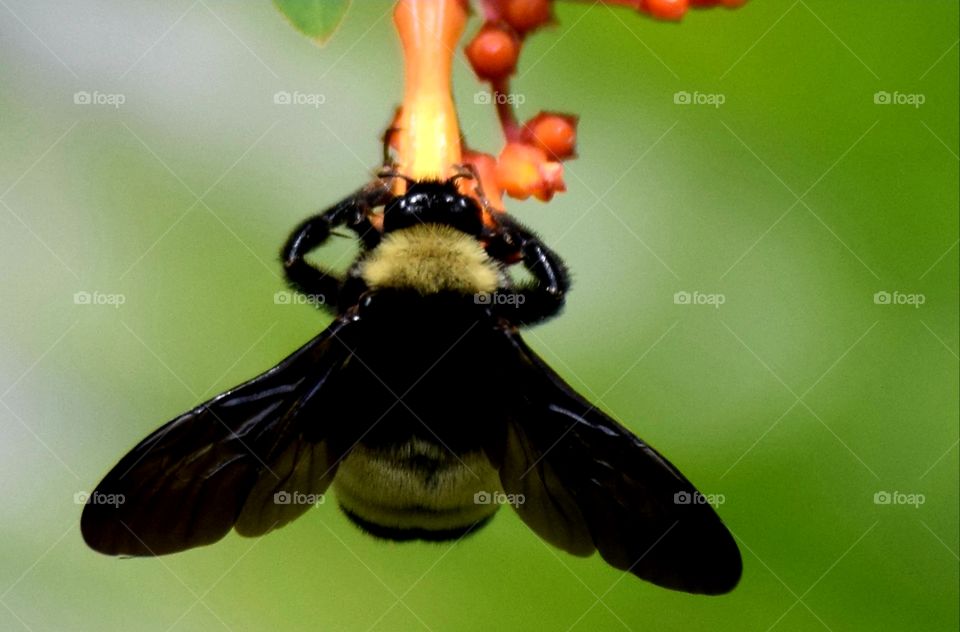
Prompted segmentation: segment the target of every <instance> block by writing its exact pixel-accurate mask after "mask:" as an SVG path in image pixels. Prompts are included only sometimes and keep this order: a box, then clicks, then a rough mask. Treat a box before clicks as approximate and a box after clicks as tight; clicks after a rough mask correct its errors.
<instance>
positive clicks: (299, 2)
mask: <svg viewBox="0 0 960 632" xmlns="http://www.w3.org/2000/svg"><path fill="white" fill-rule="evenodd" d="M273 3H274V4H275V5H277V8H278V9H280V12H281V13H283V15H285V16H286V18H287V19H288V20H290V23H291V24H293V26H294V28H296V29H297V30H298V31H300V32H301V33H303V34H304V35H306V36H307V37H309V38H310V39H312V40H313V41H314V42H315V43H317V44H324V43H325V42H326V41H327V40H328V39H329V38H330V36H331V35H333V32H334V31H336V30H337V26H339V25H340V21H341V20H342V19H343V15H344V14H345V13H346V12H347V7H349V6H350V0H273Z"/></svg>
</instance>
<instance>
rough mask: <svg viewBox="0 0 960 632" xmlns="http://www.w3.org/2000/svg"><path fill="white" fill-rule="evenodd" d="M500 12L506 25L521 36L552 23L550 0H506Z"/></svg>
mask: <svg viewBox="0 0 960 632" xmlns="http://www.w3.org/2000/svg"><path fill="white" fill-rule="evenodd" d="M502 12H503V19H504V20H505V21H506V22H507V24H509V25H510V26H512V27H513V28H514V29H515V30H516V31H517V32H518V33H522V34H526V33H529V32H530V31H533V30H535V29H538V28H540V27H541V26H543V25H544V24H548V23H550V22H552V21H553V12H552V10H551V7H550V0H506V1H505V2H504V3H503V6H502Z"/></svg>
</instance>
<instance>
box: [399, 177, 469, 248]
mask: <svg viewBox="0 0 960 632" xmlns="http://www.w3.org/2000/svg"><path fill="white" fill-rule="evenodd" d="M455 182H456V179H455V178H451V179H450V180H447V181H444V182H441V181H436V180H433V181H431V180H425V181H419V182H413V183H411V184H410V185H409V187H408V188H407V192H406V193H404V194H403V195H401V196H398V197H396V198H394V199H393V200H391V201H390V202H389V203H388V204H387V206H386V208H384V210H383V232H385V233H388V232H390V231H393V230H398V229H401V228H409V227H410V226H415V225H417V224H444V225H446V226H451V227H453V228H456V229H457V230H459V231H462V232H464V233H467V234H468V235H473V236H478V235H480V233H481V231H482V230H483V215H482V211H481V210H480V205H479V204H477V202H476V201H475V200H474V199H473V198H471V197H468V196H466V195H463V194H461V193H460V192H459V191H458V190H457V187H456V184H455Z"/></svg>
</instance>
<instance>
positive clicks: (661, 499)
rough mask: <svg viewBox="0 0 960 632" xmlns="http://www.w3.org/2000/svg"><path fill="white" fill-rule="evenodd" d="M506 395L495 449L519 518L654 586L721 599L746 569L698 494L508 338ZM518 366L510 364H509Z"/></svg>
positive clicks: (551, 538) (571, 549) (547, 537)
mask: <svg viewBox="0 0 960 632" xmlns="http://www.w3.org/2000/svg"><path fill="white" fill-rule="evenodd" d="M504 334H505V339H506V341H508V342H509V347H510V349H509V351H506V350H505V351H504V353H503V354H502V355H501V357H508V356H509V357H510V358H511V360H510V361H509V362H508V365H509V366H505V367H504V369H505V373H504V378H505V379H504V383H505V388H507V389H510V392H511V395H510V397H511V399H512V400H513V401H514V402H515V404H514V405H513V406H512V409H513V410H514V411H515V412H513V413H510V419H509V420H508V422H507V429H506V433H505V436H504V437H503V439H502V441H503V445H501V446H494V447H492V449H491V458H492V460H494V461H495V462H497V463H498V464H499V465H500V478H501V483H502V484H503V486H504V490H505V491H506V492H507V493H512V494H524V496H525V498H524V502H523V504H519V505H518V506H517V511H518V513H519V515H520V517H521V518H522V519H523V520H524V522H526V523H527V524H528V525H529V526H530V527H531V528H532V529H533V530H534V531H535V532H536V533H537V534H538V535H540V537H542V538H543V539H544V540H546V541H548V542H551V543H553V544H554V545H556V546H558V547H560V548H562V549H564V550H566V551H569V552H571V553H574V554H578V555H589V554H590V553H591V552H592V551H593V550H594V549H596V550H598V551H599V552H600V555H601V556H602V557H603V558H604V559H605V560H606V561H607V562H608V563H610V564H611V565H613V566H615V567H616V568H619V569H623V570H626V571H630V572H631V573H633V574H634V575H637V576H638V577H640V578H642V579H645V580H647V581H651V582H653V583H655V584H658V585H660V586H664V587H667V588H672V589H675V590H683V591H687V592H693V593H705V594H721V593H725V592H728V591H730V590H732V589H733V588H734V586H736V584H737V582H738V580H739V579H740V573H741V569H742V563H741V559H740V552H739V550H738V549H737V545H736V543H735V541H734V539H733V537H732V536H731V534H730V532H729V531H728V530H727V528H726V527H725V526H724V525H723V523H722V522H721V521H720V518H719V517H718V516H717V514H716V513H715V512H714V510H713V508H712V507H710V505H708V504H706V503H704V502H702V501H703V497H702V496H699V495H698V494H697V490H696V488H694V486H693V485H692V484H691V483H690V482H689V481H688V480H687V479H686V478H684V476H683V475H682V474H680V472H678V471H677V469H676V468H674V467H673V466H672V465H671V464H670V463H669V462H668V461H667V460H666V459H664V458H663V457H662V456H660V455H659V454H658V453H657V452H656V451H655V450H654V449H653V448H651V447H650V446H648V445H646V444H645V443H644V442H643V441H641V440H640V439H639V438H637V437H636V436H634V435H633V434H632V433H631V432H630V431H629V430H627V429H626V428H624V427H623V426H621V425H620V424H618V423H617V422H616V421H614V420H613V419H611V418H610V417H608V416H607V415H605V414H604V413H603V412H601V411H600V410H597V409H596V408H594V407H593V406H592V405H591V404H590V403H589V402H587V401H586V400H585V399H584V398H582V397H581V396H579V395H578V394H577V393H575V392H574V391H573V390H572V389H571V388H570V386H569V385H567V384H566V383H565V382H564V381H563V380H562V379H561V378H560V377H559V376H558V375H557V374H556V373H555V372H554V371H553V370H552V369H551V368H550V367H549V366H547V365H546V364H545V363H544V362H543V360H541V359H540V358H539V357H538V356H537V355H536V354H535V353H534V352H533V351H532V350H530V348H529V347H527V345H526V344H525V343H524V342H523V340H522V339H521V338H520V336H519V335H518V334H517V333H515V332H513V331H510V330H506V331H504ZM514 358H515V359H514Z"/></svg>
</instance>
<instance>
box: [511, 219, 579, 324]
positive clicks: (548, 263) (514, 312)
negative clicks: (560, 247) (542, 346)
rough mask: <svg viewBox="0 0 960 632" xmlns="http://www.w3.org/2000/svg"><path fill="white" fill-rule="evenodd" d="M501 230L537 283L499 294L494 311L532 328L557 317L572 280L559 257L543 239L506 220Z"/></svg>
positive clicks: (515, 322)
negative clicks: (515, 248) (535, 324)
mask: <svg viewBox="0 0 960 632" xmlns="http://www.w3.org/2000/svg"><path fill="white" fill-rule="evenodd" d="M501 221H502V227H501V230H502V231H503V237H504V238H505V241H506V242H508V243H511V244H514V245H515V246H516V247H517V249H518V250H519V253H520V255H521V257H522V262H523V266H524V267H525V268H526V269H527V270H528V271H529V272H530V274H531V275H533V279H534V280H533V282H532V283H527V284H524V285H521V286H519V287H517V288H512V289H509V290H505V291H500V292H498V296H495V297H494V298H495V300H494V301H493V305H492V307H493V309H494V311H495V312H496V313H497V314H498V315H500V316H502V317H504V318H506V319H507V320H509V321H510V322H512V323H514V324H517V325H532V324H534V323H539V322H542V321H544V320H547V319H548V318H551V317H553V316H555V315H557V314H558V313H559V312H560V310H561V309H562V308H563V304H564V300H565V297H566V294H567V291H568V290H569V289H570V276H569V274H568V272H567V266H566V265H564V263H563V260H562V259H560V257H559V255H557V253H555V252H553V251H552V250H550V248H548V247H547V246H546V245H545V244H544V243H543V242H542V241H540V238H539V237H537V236H536V235H534V234H533V233H531V232H530V231H528V230H527V229H526V228H524V227H522V226H521V225H520V224H518V223H516V222H515V221H514V220H512V219H507V218H503V219H502V220H501Z"/></svg>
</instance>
